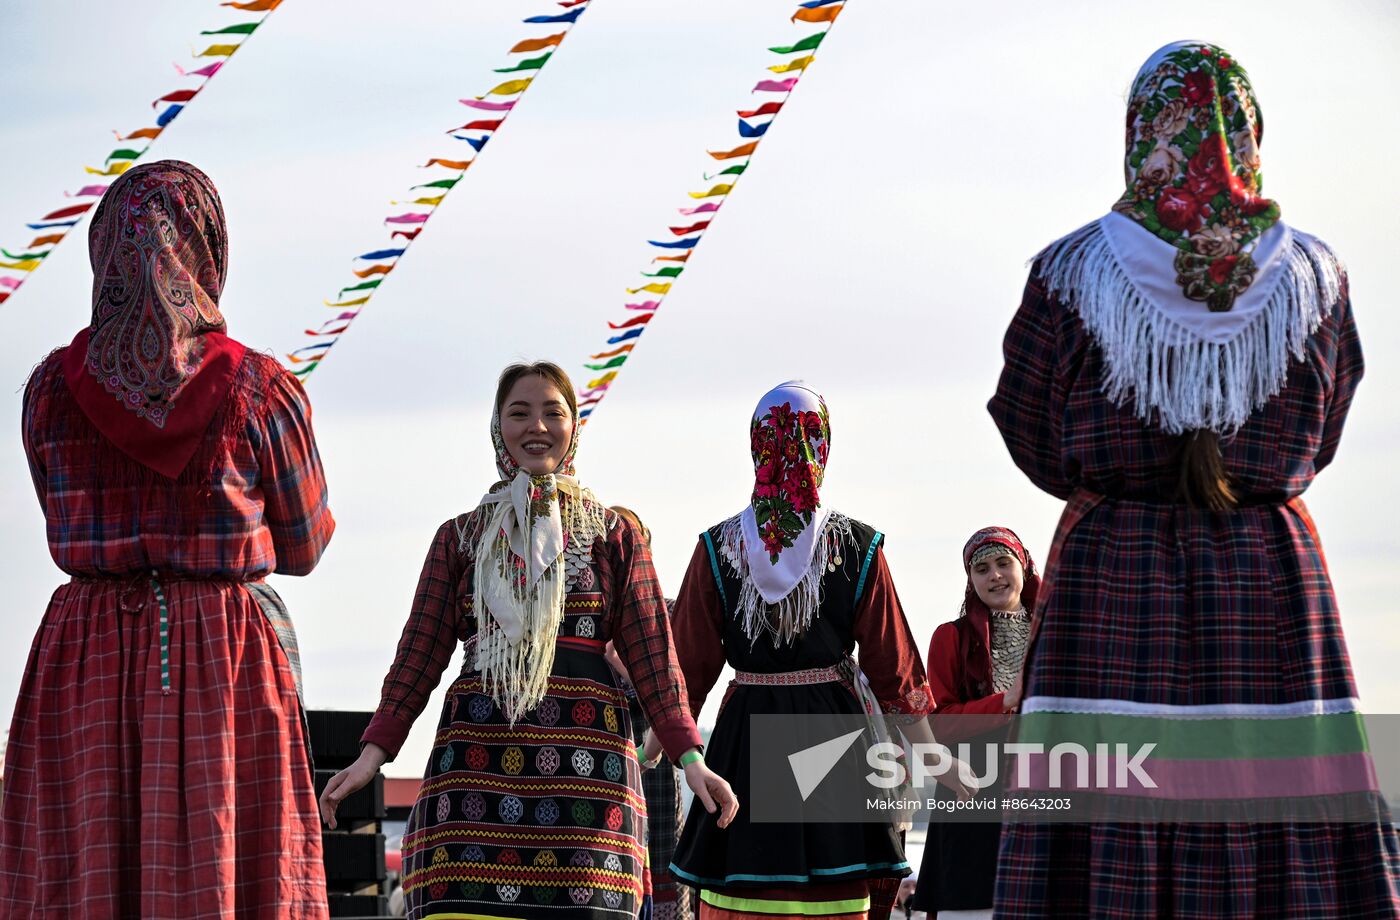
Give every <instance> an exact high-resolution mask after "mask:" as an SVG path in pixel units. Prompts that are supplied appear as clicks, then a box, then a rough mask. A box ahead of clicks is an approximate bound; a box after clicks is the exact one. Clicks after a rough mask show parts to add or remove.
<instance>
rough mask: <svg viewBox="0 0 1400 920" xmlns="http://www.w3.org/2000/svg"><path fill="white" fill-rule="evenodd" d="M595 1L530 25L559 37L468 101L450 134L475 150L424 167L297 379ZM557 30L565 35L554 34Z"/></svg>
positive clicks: (302, 358) (304, 350)
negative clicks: (428, 175)
mask: <svg viewBox="0 0 1400 920" xmlns="http://www.w3.org/2000/svg"><path fill="white" fill-rule="evenodd" d="M588 3H589V0H559V3H558V5H559V6H561V7H563V8H564V12H562V13H552V14H548V15H541V16H531V17H530V18H528V19H526V20H524V21H525V23H526V24H527V25H541V26H547V27H548V28H549V30H550V31H551V32H552V34H550V35H546V36H544V37H541V38H528V39H525V40H523V41H520V42H517V43H516V44H515V45H514V46H513V47H512V48H511V49H510V52H509V53H510V54H511V55H513V56H515V57H512V59H511V62H510V64H509V66H506V67H498V68H496V71H495V72H496V73H498V74H502V75H515V76H506V77H505V79H504V80H502V81H501V82H498V83H497V84H496V85H495V86H493V87H492V88H491V89H489V90H487V91H486V93H485V94H483V95H481V96H475V97H471V98H468V99H462V100H460V101H461V103H462V104H463V105H464V106H467V107H468V108H469V109H471V110H472V112H471V115H469V116H468V120H467V122H466V123H465V124H462V125H459V126H457V127H455V128H452V129H451V130H449V131H448V132H447V134H449V135H451V137H452V138H453V139H454V140H457V141H460V142H463V143H465V144H466V145H467V147H469V148H471V151H470V153H465V152H463V153H455V154H452V155H449V156H444V157H432V158H431V159H429V160H428V161H427V162H426V163H424V164H423V166H422V168H424V169H429V168H432V169H434V170H436V172H435V173H434V175H437V176H441V178H433V179H430V180H429V181H427V182H423V183H421V184H419V185H415V186H413V187H412V188H411V189H409V194H408V195H407V196H406V197H405V199H404V200H402V201H395V202H392V204H396V205H401V206H405V207H407V208H408V210H405V211H403V212H402V213H397V214H391V215H389V216H388V217H386V218H384V226H386V227H388V228H389V229H390V233H389V244H388V245H387V246H384V247H381V248H379V249H375V250H372V251H369V252H365V253H363V254H361V255H359V256H356V257H355V258H354V259H353V260H352V262H353V263H354V264H355V265H356V266H357V267H356V268H354V269H352V271H351V274H352V275H354V277H355V279H356V280H355V281H352V282H350V283H349V284H347V285H346V286H345V287H342V288H341V289H340V291H339V293H337V295H336V297H335V299H334V300H326V301H325V305H326V306H327V307H330V308H331V309H333V310H336V311H337V312H336V314H335V316H333V317H331V318H330V319H328V320H325V321H324V322H322V323H321V325H320V326H319V327H317V328H315V329H307V330H305V334H306V335H308V336H310V337H312V338H313V339H315V341H314V342H312V343H311V344H309V345H305V346H303V347H301V348H298V349H296V350H295V351H293V352H291V353H290V354H288V355H287V362H288V364H289V365H290V367H291V370H292V373H293V374H295V375H297V376H298V377H300V378H302V380H305V379H306V377H307V375H309V374H310V373H311V372H312V371H314V370H315V369H316V368H317V367H319V366H320V364H321V362H322V361H324V360H325V359H326V355H328V354H329V353H330V350H331V349H332V348H334V347H335V344H336V343H337V342H339V341H340V338H341V336H343V335H344V334H345V332H346V330H348V329H349V328H350V326H351V325H352V324H353V323H354V322H355V317H357V316H359V315H360V312H361V311H362V310H364V308H365V306H366V305H367V304H368V303H369V302H370V300H371V299H372V298H373V297H374V295H375V293H376V292H377V291H378V290H379V286H380V285H381V284H383V283H384V281H385V280H386V278H387V276H388V275H389V274H390V273H391V272H392V271H393V270H394V268H395V267H396V266H397V265H398V263H399V260H400V259H402V258H403V256H404V254H405V253H406V252H408V250H409V249H410V248H411V247H412V246H413V242H414V240H416V239H418V236H419V234H421V233H422V232H423V229H424V227H425V226H426V225H427V223H428V219H429V218H431V217H432V216H433V213H434V212H435V211H436V210H437V209H438V208H439V207H441V206H442V203H443V201H444V199H446V198H447V196H448V194H449V193H451V191H452V189H453V188H455V187H456V186H457V183H459V182H461V181H462V178H463V177H464V176H465V175H466V172H467V169H468V168H470V167H471V165H472V164H473V163H475V162H476V158H477V157H478V156H480V155H481V151H482V148H484V147H485V146H486V145H487V144H488V143H489V142H490V141H491V139H492V138H493V137H495V136H496V134H497V133H498V132H500V130H501V127H502V126H503V125H504V124H505V122H506V119H508V118H509V117H510V114H511V113H512V112H514V111H515V107H516V106H517V105H518V104H519V103H520V100H521V98H522V97H523V96H524V94H525V92H526V91H527V90H528V89H529V88H530V85H531V84H532V83H533V82H534V81H535V79H536V78H537V77H538V76H539V74H540V71H542V70H543V69H544V66H545V64H547V63H548V62H549V59H550V58H551V57H553V56H554V54H555V53H556V52H557V51H558V50H559V47H560V46H561V45H562V44H563V43H564V39H565V38H566V37H567V36H568V34H569V31H570V30H571V29H572V28H573V27H574V25H575V24H576V23H577V22H578V19H579V17H580V16H582V15H583V12H584V10H585V9H587V7H588ZM561 27H562V28H561ZM556 29H557V30H558V31H554V30H556ZM498 79H499V78H498Z"/></svg>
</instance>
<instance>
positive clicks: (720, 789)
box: [685, 760, 739, 827]
mask: <svg viewBox="0 0 1400 920" xmlns="http://www.w3.org/2000/svg"><path fill="white" fill-rule="evenodd" d="M685 782H686V785H688V786H690V791H691V792H693V793H695V797H696V798H697V799H699V800H700V804H701V805H704V806H705V810H706V811H708V812H709V813H710V814H714V813H715V811H716V809H718V811H719V826H720V827H728V826H729V822H731V821H733V820H734V816H735V815H737V814H738V813H739V798H738V796H736V795H735V794H734V790H733V789H731V788H729V783H727V782H726V781H725V779H724V777H723V776H720V775H719V774H718V773H716V772H714V771H713V770H711V769H710V768H709V767H707V766H705V761H703V760H694V761H691V762H690V763H688V764H686V765H685Z"/></svg>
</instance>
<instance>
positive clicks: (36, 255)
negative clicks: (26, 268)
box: [0, 249, 49, 262]
mask: <svg viewBox="0 0 1400 920" xmlns="http://www.w3.org/2000/svg"><path fill="white" fill-rule="evenodd" d="M0 252H3V253H4V254H5V258H7V259H13V260H15V261H16V262H32V261H34V260H35V259H46V258H48V255H49V254H48V253H47V252H26V253H24V254H23V255H18V256H17V255H15V254H14V253H13V252H10V250H8V249H0Z"/></svg>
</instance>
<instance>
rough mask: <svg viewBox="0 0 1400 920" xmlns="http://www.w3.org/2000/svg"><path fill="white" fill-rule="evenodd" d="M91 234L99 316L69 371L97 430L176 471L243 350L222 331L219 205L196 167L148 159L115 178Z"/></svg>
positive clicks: (69, 359) (223, 233)
mask: <svg viewBox="0 0 1400 920" xmlns="http://www.w3.org/2000/svg"><path fill="white" fill-rule="evenodd" d="M88 240H89V250H90V257H91V261H92V271H93V283H92V322H91V324H90V325H89V327H88V328H87V329H84V330H82V331H81V332H79V333H78V335H77V337H75V338H74V340H73V343H72V344H71V345H70V346H69V348H68V350H67V352H66V353H65V355H64V378H65V380H66V382H67V383H68V386H69V388H70V389H71V390H72V391H73V393H74V396H75V397H77V400H78V403H79V405H80V407H81V408H82V409H83V412H84V413H85V414H86V415H87V416H88V417H89V418H90V419H91V420H92V422H93V424H94V425H95V426H96V427H97V429H98V430H99V431H101V432H102V433H103V434H104V435H106V436H107V437H108V438H109V439H110V440H112V441H113V442H114V443H115V444H116V445H117V446H118V447H119V448H121V449H122V450H123V451H125V452H126V453H128V454H129V455H131V456H132V457H134V458H135V459H136V460H138V461H140V462H142V463H144V464H146V465H147V466H150V467H152V468H153V469H156V470H157V471H159V472H161V473H163V474H164V475H166V476H172V477H173V476H175V475H178V474H179V472H180V471H181V470H182V469H183V468H184V466H185V464H186V463H187V462H188V461H189V458H190V457H191V456H192V455H193V453H194V451H195V448H196V447H197V446H198V443H199V441H200V439H201V438H202V437H203V436H204V433H205V429H206V428H207V426H208V424H209V421H210V419H211V418H212V417H213V415H214V413H215V411H216V410H217V409H218V408H219V406H220V405H221V404H222V402H223V399H224V396H225V395H226V394H227V392H228V389H229V386H230V385H231V384H232V381H233V376H234V373H235V372H236V370H237V368H238V365H239V362H240V361H241V360H242V357H243V352H244V348H243V346H242V345H240V344H238V343H237V342H234V341H233V340H231V339H228V338H227V337H225V336H224V335H222V333H223V331H224V328H225V327H224V317H223V314H221V313H220V312H219V295H220V293H221V292H222V290H223V286H224V279H225V277H226V275H227V271H228V236H227V229H226V227H225V223H224V211H223V206H222V205H221V204H220V202H219V196H218V193H217V192H216V191H215V189H214V185H213V183H212V182H211V181H210V180H209V177H208V176H206V175H205V174H204V173H203V172H201V171H200V170H198V169H196V168H195V167H194V166H191V165H190V164H188V163H183V162H180V161H178V160H160V161H158V162H154V163H147V164H144V165H141V166H137V167H135V168H134V169H131V170H128V171H127V172H126V173H124V174H123V175H122V176H121V177H120V178H118V179H117V180H116V181H115V182H114V183H112V187H111V188H110V189H108V191H107V193H106V195H104V196H103V198H102V200H101V202H99V203H98V206H97V209H96V211H95V212H94V214H93V220H92V227H91V229H90V231H89V234H88Z"/></svg>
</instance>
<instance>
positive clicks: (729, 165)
mask: <svg viewBox="0 0 1400 920" xmlns="http://www.w3.org/2000/svg"><path fill="white" fill-rule="evenodd" d="M845 6H846V0H809V2H805V3H802V4H801V5H800V6H798V8H797V11H796V12H795V13H793V14H792V18H791V20H790V21H791V22H792V23H794V24H798V23H801V24H802V26H803V27H804V28H805V27H810V26H811V25H816V26H818V29H817V31H815V32H811V33H810V34H808V35H805V36H803V37H802V38H800V39H798V40H797V41H796V42H794V43H792V44H790V45H779V46H775V47H772V48H769V49H768V50H769V52H771V53H773V54H775V55H778V56H779V58H780V59H781V61H780V62H779V63H777V64H773V65H770V66H769V67H768V71H769V72H770V74H771V76H766V77H764V78H763V79H761V80H759V81H758V83H757V84H756V85H755V86H754V88H753V89H752V90H751V95H754V96H755V102H754V104H752V105H751V106H750V107H748V108H744V109H740V110H739V112H738V115H739V122H738V129H737V130H738V135H739V140H740V141H741V142H742V143H740V144H739V145H738V146H736V147H733V148H730V149H728V150H710V151H707V152H708V153H709V155H710V156H711V157H713V158H714V159H715V160H716V161H717V162H718V164H719V165H722V167H723V168H721V169H719V170H718V171H717V172H715V173H714V174H712V175H711V174H708V173H707V174H705V176H704V181H705V182H706V183H710V184H709V185H708V187H707V188H704V189H702V190H700V191H694V192H690V193H689V195H690V198H691V199H692V202H691V204H689V205H687V206H685V207H682V208H680V209H679V211H680V213H681V216H682V218H684V219H683V220H680V221H678V222H677V226H673V227H668V228H667V230H668V232H669V234H670V236H669V238H667V237H665V236H664V235H663V238H662V239H659V240H647V243H648V244H649V245H651V246H653V247H655V248H656V249H657V250H660V253H659V254H656V255H654V256H653V258H652V259H651V265H650V268H649V270H647V271H643V272H642V273H641V274H642V278H643V279H645V280H644V281H643V283H642V284H641V285H639V286H637V287H629V288H627V289H626V290H627V293H628V295H629V299H633V302H631V303H627V304H625V305H624V309H626V310H630V311H632V312H631V314H630V315H627V316H626V317H625V318H621V319H620V321H619V322H612V321H609V322H608V329H609V333H608V336H607V340H606V346H605V347H604V348H603V349H602V350H601V351H599V352H597V353H595V354H593V355H590V356H589V360H590V361H592V362H598V363H589V364H585V365H584V367H585V368H587V369H588V371H589V372H590V373H589V374H587V375H586V376H588V377H592V378H593V379H591V380H589V381H588V383H586V384H585V385H583V386H581V387H580V388H579V393H578V406H579V423H580V424H587V423H588V419H589V417H590V416H592V414H593V412H594V410H596V409H597V407H598V404H599V403H600V402H602V400H603V397H604V396H606V395H607V394H608V391H609V390H610V389H611V388H612V386H613V383H614V382H615V381H616V380H617V375H618V373H619V372H620V371H621V369H622V366H623V365H624V364H626V363H627V359H628V358H630V357H632V355H633V350H634V349H635V348H636V347H637V344H638V340H639V339H641V337H642V334H643V333H645V332H646V331H647V329H648V328H649V324H650V323H651V322H652V320H653V319H655V317H656V314H657V312H658V311H659V310H660V308H661V306H662V304H663V303H664V302H665V300H666V296H667V295H668V294H669V293H670V292H671V288H672V287H673V286H674V285H675V283H676V280H677V279H678V278H680V277H681V275H682V274H684V272H685V270H686V268H687V265H688V263H689V261H690V258H691V256H692V255H694V254H695V248H696V247H697V246H698V245H699V244H700V240H701V239H703V238H704V235H705V231H707V230H708V229H709V228H710V227H711V225H712V224H713V223H714V221H715V218H716V217H717V216H718V214H719V210H720V207H721V206H722V205H723V204H724V202H725V200H726V199H727V198H728V197H729V196H730V195H731V194H732V193H733V192H734V188H735V187H736V186H737V185H738V184H739V179H740V177H742V176H743V175H744V173H745V171H746V170H748V168H749V164H750V163H751V162H752V160H753V156H754V154H755V153H756V152H757V150H758V147H759V144H761V143H762V142H763V139H764V138H765V137H767V136H768V133H769V131H770V130H771V129H772V127H773V123H774V122H775V121H776V120H777V117H778V115H779V113H780V112H781V111H782V109H783V106H784V105H786V104H787V102H788V98H789V97H790V96H791V95H792V93H793V90H795V89H796V88H797V84H798V83H799V82H800V81H801V79H802V76H803V74H805V73H806V72H807V70H808V68H810V67H811V66H812V62H813V61H814V60H815V59H816V56H817V49H818V48H819V47H820V46H821V43H822V42H823V41H824V40H825V39H826V37H827V34H828V33H830V31H831V29H832V26H833V25H834V24H835V22H836V18H837V17H838V16H839V15H840V14H841V11H842V10H843V9H845ZM658 263H665V264H664V265H658ZM595 374H596V375H597V376H594V375H595Z"/></svg>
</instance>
